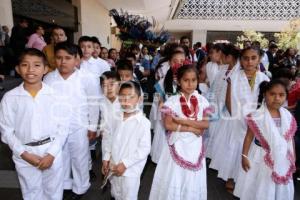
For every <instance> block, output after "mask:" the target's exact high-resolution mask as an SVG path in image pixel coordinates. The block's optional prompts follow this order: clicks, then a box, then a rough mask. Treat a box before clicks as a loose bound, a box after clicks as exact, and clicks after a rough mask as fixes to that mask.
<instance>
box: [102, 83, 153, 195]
mask: <svg viewBox="0 0 300 200" xmlns="http://www.w3.org/2000/svg"><path fill="white" fill-rule="evenodd" d="M140 100H141V88H140V86H139V84H138V83H136V82H134V81H129V82H125V83H123V84H122V85H121V87H120V91H119V101H120V104H121V109H122V113H121V115H120V118H119V119H117V118H116V119H114V121H113V122H114V124H115V126H116V127H115V128H114V131H113V132H112V133H111V134H110V137H109V138H108V139H107V145H108V147H109V148H107V149H106V150H105V152H104V157H103V165H102V172H103V174H107V173H113V176H112V177H111V178H110V182H111V185H112V186H111V194H112V196H113V197H114V198H115V199H116V200H122V199H130V200H137V197H138V191H139V186H140V176H141V173H142V171H143V168H144V166H145V164H146V161H147V156H148V154H149V152H150V148H151V133H150V122H149V120H148V119H147V118H146V117H144V115H143V113H142V112H140V111H139V108H138V104H139V101H140ZM109 171H110V172H109Z"/></svg>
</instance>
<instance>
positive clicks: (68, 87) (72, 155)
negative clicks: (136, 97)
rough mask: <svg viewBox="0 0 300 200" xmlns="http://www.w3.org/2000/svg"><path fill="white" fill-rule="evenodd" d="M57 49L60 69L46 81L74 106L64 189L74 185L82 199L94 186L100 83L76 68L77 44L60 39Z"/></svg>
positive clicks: (67, 146) (57, 60) (49, 75)
mask: <svg viewBox="0 0 300 200" xmlns="http://www.w3.org/2000/svg"><path fill="white" fill-rule="evenodd" d="M54 51H55V59H56V64H57V69H56V70H55V71H53V72H51V73H49V74H47V75H46V76H45V78H44V81H45V82H46V83H48V84H49V85H50V86H52V87H53V88H54V89H56V90H58V91H59V92H60V95H61V96H62V97H63V98H65V101H64V102H62V103H64V104H65V106H68V108H69V109H70V111H69V115H70V118H71V122H70V131H69V135H68V138H67V142H66V145H65V146H64V149H63V153H64V165H65V166H64V167H65V172H64V173H65V180H64V189H66V190H70V189H72V191H73V194H72V196H73V199H76V198H77V199H79V198H80V197H81V196H82V195H83V194H84V193H85V192H86V191H87V190H88V188H89V187H90V182H89V158H90V155H89V140H90V141H91V140H94V139H95V138H96V130H97V123H98V119H99V98H100V86H99V81H98V79H96V78H95V77H94V76H92V75H91V74H89V73H87V72H84V73H83V72H82V71H81V70H78V69H77V68H76V66H77V64H78V59H77V56H78V47H77V46H76V45H74V44H70V43H67V42H63V43H59V44H57V45H56V46H55V50H54ZM71 171H72V177H73V179H71Z"/></svg>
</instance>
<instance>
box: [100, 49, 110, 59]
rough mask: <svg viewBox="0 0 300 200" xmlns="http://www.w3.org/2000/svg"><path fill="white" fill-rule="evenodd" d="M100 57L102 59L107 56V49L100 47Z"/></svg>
mask: <svg viewBox="0 0 300 200" xmlns="http://www.w3.org/2000/svg"><path fill="white" fill-rule="evenodd" d="M100 57H101V58H102V59H107V58H108V51H107V49H102V51H101V53H100Z"/></svg>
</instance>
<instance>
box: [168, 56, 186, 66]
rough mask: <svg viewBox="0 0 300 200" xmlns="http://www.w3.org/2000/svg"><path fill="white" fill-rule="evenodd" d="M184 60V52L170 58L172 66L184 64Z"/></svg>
mask: <svg viewBox="0 0 300 200" xmlns="http://www.w3.org/2000/svg"><path fill="white" fill-rule="evenodd" d="M184 60H185V56H184V54H183V53H178V54H175V55H174V56H173V57H172V58H171V60H170V66H173V65H174V64H181V65H182V64H183V62H184Z"/></svg>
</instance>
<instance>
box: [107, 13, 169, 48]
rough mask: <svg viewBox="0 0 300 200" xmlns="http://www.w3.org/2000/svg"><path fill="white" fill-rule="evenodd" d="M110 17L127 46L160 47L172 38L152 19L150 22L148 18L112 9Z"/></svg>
mask: <svg viewBox="0 0 300 200" xmlns="http://www.w3.org/2000/svg"><path fill="white" fill-rule="evenodd" d="M109 15H110V16H111V17H113V19H114V21H115V22H116V24H117V27H118V29H119V30H120V31H119V34H118V35H117V36H118V37H119V38H120V40H122V41H123V43H124V44H125V45H130V44H133V43H141V44H143V45H147V46H150V47H159V46H161V45H163V44H164V43H166V42H167V41H168V40H169V38H170V33H169V32H168V31H166V30H164V27H162V28H158V23H157V22H156V20H155V19H154V18H153V17H152V22H150V21H149V20H148V19H147V18H146V17H143V16H140V15H133V14H129V13H128V12H126V11H123V10H120V11H117V10H116V9H112V10H110V11H109Z"/></svg>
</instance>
